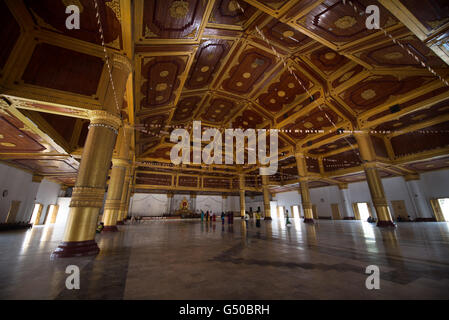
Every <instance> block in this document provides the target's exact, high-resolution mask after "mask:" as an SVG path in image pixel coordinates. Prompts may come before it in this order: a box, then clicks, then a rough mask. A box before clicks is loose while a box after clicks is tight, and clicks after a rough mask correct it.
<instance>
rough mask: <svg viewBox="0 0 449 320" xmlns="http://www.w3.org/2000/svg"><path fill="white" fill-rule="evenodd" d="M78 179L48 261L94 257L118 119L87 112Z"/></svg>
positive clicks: (106, 114)
mask: <svg viewBox="0 0 449 320" xmlns="http://www.w3.org/2000/svg"><path fill="white" fill-rule="evenodd" d="M90 118H91V123H90V126H89V132H88V135H87V139H86V143H85V145H84V150H83V154H82V157H81V163H80V167H79V171H78V177H77V180H76V184H75V187H74V188H73V193H72V199H71V202H70V212H69V216H68V220H67V224H66V229H65V234H64V238H63V242H62V243H61V244H60V245H59V246H58V248H57V249H56V250H55V251H54V252H53V254H52V257H54V258H58V257H73V256H84V255H93V254H97V253H98V252H99V251H100V249H99V248H98V246H97V243H96V242H95V240H94V238H95V229H96V226H97V219H98V214H99V211H100V209H101V207H102V206H103V199H104V192H105V187H106V180H107V177H108V171H109V167H110V163H111V158H112V152H113V149H114V145H115V141H116V137H117V133H118V128H119V126H120V124H121V119H120V118H119V117H117V116H115V115H112V114H110V113H108V112H106V111H99V110H96V111H91V112H90Z"/></svg>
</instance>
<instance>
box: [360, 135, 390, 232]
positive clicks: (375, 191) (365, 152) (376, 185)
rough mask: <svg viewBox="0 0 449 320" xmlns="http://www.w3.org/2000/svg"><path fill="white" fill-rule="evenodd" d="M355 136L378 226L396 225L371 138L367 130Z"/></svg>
mask: <svg viewBox="0 0 449 320" xmlns="http://www.w3.org/2000/svg"><path fill="white" fill-rule="evenodd" d="M354 136H355V138H356V140H357V144H358V145H359V150H360V155H361V157H362V160H363V168H364V170H365V176H366V181H367V182H368V187H369V190H370V193H371V199H372V201H373V204H374V208H375V209H376V214H377V218H378V221H377V226H378V227H395V226H396V225H395V224H394V223H393V219H392V218H391V213H390V209H389V208H388V203H387V199H386V197H385V191H384V187H383V185H382V180H381V179H380V175H379V171H378V170H377V168H376V162H375V160H376V154H375V152H374V147H373V144H372V142H371V138H370V136H369V134H368V133H367V132H363V131H358V132H354Z"/></svg>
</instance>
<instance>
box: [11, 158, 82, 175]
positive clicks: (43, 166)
mask: <svg viewBox="0 0 449 320" xmlns="http://www.w3.org/2000/svg"><path fill="white" fill-rule="evenodd" d="M14 162H16V163H18V164H19V165H22V166H25V167H27V168H28V169H30V170H32V171H34V172H38V173H40V174H70V173H77V171H78V167H75V165H74V164H73V163H69V162H68V161H67V160H54V159H15V160H14Z"/></svg>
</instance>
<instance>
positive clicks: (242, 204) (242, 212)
mask: <svg viewBox="0 0 449 320" xmlns="http://www.w3.org/2000/svg"><path fill="white" fill-rule="evenodd" d="M239 191H240V217H241V218H243V217H244V216H245V175H244V174H243V173H240V174H239Z"/></svg>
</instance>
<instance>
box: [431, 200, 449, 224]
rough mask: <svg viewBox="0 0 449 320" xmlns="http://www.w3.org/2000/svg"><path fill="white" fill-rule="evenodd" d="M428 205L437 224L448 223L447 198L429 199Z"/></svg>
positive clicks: (448, 203) (448, 207) (448, 205)
mask: <svg viewBox="0 0 449 320" xmlns="http://www.w3.org/2000/svg"><path fill="white" fill-rule="evenodd" d="M430 204H431V206H432V209H433V213H434V215H435V218H436V220H437V221H438V222H449V198H439V199H431V200H430Z"/></svg>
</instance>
